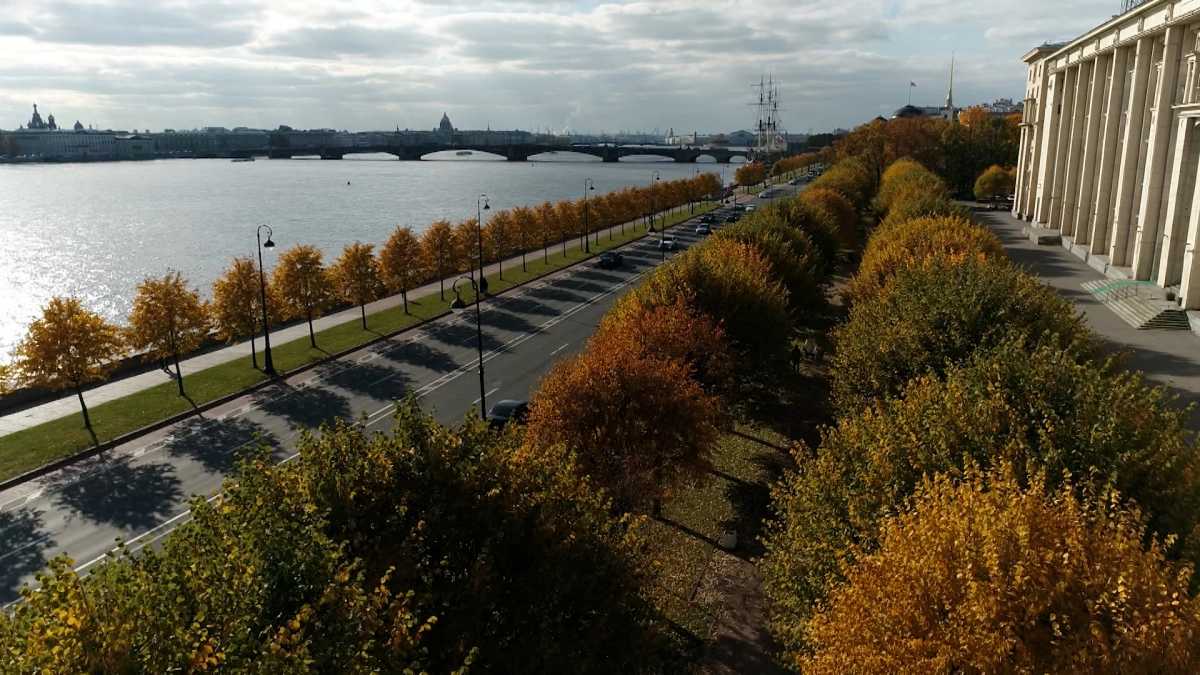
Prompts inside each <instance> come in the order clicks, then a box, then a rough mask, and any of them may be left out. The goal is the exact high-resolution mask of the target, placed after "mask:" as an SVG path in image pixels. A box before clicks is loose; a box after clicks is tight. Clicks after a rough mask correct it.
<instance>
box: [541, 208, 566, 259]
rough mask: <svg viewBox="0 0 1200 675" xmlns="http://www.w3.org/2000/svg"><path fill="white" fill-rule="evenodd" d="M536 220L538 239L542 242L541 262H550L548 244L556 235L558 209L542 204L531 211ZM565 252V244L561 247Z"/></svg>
mask: <svg viewBox="0 0 1200 675" xmlns="http://www.w3.org/2000/svg"><path fill="white" fill-rule="evenodd" d="M533 215H534V218H535V219H536V220H537V233H538V239H539V240H540V241H541V242H542V262H543V263H548V262H549V261H550V242H552V241H554V237H555V236H557V234H558V209H557V208H555V206H554V204H551V203H550V202H542V203H541V204H540V205H538V207H537V208H536V209H534V211H533ZM563 246H564V248H563V251H564V252H565V251H566V244H564V245H563Z"/></svg>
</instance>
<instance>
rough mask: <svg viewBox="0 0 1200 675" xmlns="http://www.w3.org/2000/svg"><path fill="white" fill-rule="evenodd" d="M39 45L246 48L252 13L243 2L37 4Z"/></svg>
mask: <svg viewBox="0 0 1200 675" xmlns="http://www.w3.org/2000/svg"><path fill="white" fill-rule="evenodd" d="M37 8H38V11H37V14H36V22H31V24H32V26H33V28H34V30H35V34H36V38H37V40H38V41H39V42H50V43H60V44H86V45H116V46H174V47H206V48H219V47H231V46H237V45H241V44H244V43H245V42H246V41H248V40H249V39H250V38H251V37H252V35H253V26H252V22H253V20H254V19H255V18H256V12H255V11H254V8H253V7H252V6H248V5H246V4H243V3H237V4H234V3H228V2H198V3H162V4H157V5H156V4H143V3H133V2H126V3H124V4H120V3H118V4H97V3H83V2H57V3H55V2H50V3H39V4H38V6H37Z"/></svg>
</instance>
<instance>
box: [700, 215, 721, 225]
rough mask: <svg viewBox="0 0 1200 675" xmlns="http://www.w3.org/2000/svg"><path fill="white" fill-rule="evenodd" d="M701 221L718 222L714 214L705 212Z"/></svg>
mask: <svg viewBox="0 0 1200 675" xmlns="http://www.w3.org/2000/svg"><path fill="white" fill-rule="evenodd" d="M700 222H702V223H715V222H717V219H716V218H713V214H711V213H706V214H704V215H702V216H700Z"/></svg>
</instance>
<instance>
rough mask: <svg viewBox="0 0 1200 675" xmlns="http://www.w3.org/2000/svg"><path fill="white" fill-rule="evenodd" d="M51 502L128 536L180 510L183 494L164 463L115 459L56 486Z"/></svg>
mask: <svg viewBox="0 0 1200 675" xmlns="http://www.w3.org/2000/svg"><path fill="white" fill-rule="evenodd" d="M53 499H54V502H55V503H56V504H58V505H60V506H63V507H66V508H68V509H70V510H71V511H73V512H74V513H75V514H77V515H79V516H81V517H83V518H86V519H87V520H90V521H92V522H96V523H106V524H109V525H112V526H114V527H117V528H119V529H121V530H122V531H123V532H124V533H126V534H127V535H129V536H137V535H140V534H142V532H144V531H146V530H148V529H150V528H152V527H154V526H156V525H158V524H160V523H162V522H163V521H164V520H166V519H167V518H170V517H171V516H174V515H177V513H178V512H180V511H182V510H183V508H184V506H183V499H184V494H183V490H182V489H181V483H180V481H179V478H177V477H176V476H175V469H174V467H171V466H169V465H167V464H158V463H156V464H133V463H131V462H114V463H113V464H112V465H111V466H109V467H107V468H106V469H105V470H104V471H99V472H96V473H93V474H92V475H90V476H87V477H86V478H84V479H82V480H80V481H77V482H75V483H71V484H70V485H65V486H63V487H61V488H58V489H57V490H56V491H55V494H54V496H53Z"/></svg>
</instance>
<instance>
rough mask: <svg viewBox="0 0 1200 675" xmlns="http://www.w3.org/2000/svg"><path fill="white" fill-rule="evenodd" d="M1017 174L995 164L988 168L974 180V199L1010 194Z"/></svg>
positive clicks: (1013, 188)
mask: <svg viewBox="0 0 1200 675" xmlns="http://www.w3.org/2000/svg"><path fill="white" fill-rule="evenodd" d="M1016 183H1017V172H1016V170H1015V169H1014V170H1011V171H1010V170H1007V169H1004V168H1003V167H1000V166H998V165H996V164H993V165H992V166H990V167H988V169H987V170H986V171H984V172H983V173H981V174H979V178H977V179H975V199H981V200H982V199H991V198H992V197H998V196H1003V195H1009V194H1012V192H1013V190H1015V189H1016Z"/></svg>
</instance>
